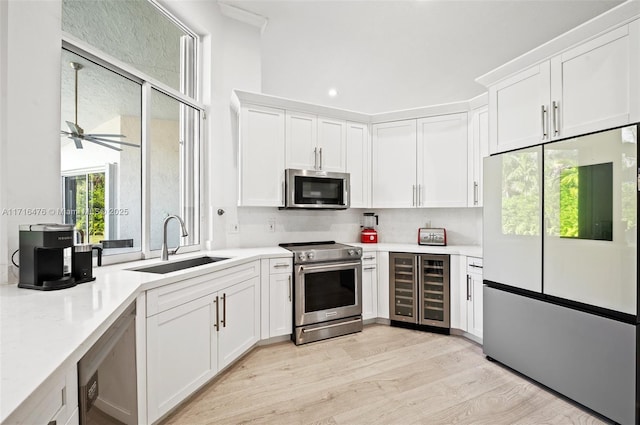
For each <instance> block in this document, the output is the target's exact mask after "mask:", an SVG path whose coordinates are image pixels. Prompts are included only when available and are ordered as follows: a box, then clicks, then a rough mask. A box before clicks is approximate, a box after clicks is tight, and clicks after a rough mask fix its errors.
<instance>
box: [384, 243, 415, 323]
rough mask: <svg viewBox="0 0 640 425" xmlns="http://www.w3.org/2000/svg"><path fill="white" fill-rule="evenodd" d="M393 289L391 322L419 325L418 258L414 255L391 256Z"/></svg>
mask: <svg viewBox="0 0 640 425" xmlns="http://www.w3.org/2000/svg"><path fill="white" fill-rule="evenodd" d="M389 258H390V264H391V267H390V270H389V272H390V275H391V276H390V277H391V279H390V282H391V285H392V288H391V291H392V292H391V300H390V301H391V305H390V313H391V320H399V321H402V322H410V323H417V319H416V317H417V313H418V311H417V306H416V301H417V297H416V284H415V277H416V269H417V267H416V265H417V257H416V256H415V255H413V254H395V253H392V254H391V255H390V256H389Z"/></svg>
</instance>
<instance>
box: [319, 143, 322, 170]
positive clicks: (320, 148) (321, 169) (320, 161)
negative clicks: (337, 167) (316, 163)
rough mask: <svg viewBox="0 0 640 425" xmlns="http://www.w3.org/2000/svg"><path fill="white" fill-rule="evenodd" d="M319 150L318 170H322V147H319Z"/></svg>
mask: <svg viewBox="0 0 640 425" xmlns="http://www.w3.org/2000/svg"><path fill="white" fill-rule="evenodd" d="M319 152H320V170H322V148H320V150H319Z"/></svg>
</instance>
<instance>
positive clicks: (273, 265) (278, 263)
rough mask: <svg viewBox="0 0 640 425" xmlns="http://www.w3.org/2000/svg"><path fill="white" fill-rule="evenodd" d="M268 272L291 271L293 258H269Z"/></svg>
mask: <svg viewBox="0 0 640 425" xmlns="http://www.w3.org/2000/svg"><path fill="white" fill-rule="evenodd" d="M269 273H270V274H274V273H293V259H292V258H271V259H270V260H269Z"/></svg>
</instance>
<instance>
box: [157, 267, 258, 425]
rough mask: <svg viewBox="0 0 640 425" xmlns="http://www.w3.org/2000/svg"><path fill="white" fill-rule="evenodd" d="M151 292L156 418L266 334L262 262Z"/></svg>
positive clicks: (232, 268)
mask: <svg viewBox="0 0 640 425" xmlns="http://www.w3.org/2000/svg"><path fill="white" fill-rule="evenodd" d="M203 293H204V295H203ZM147 294H148V295H147V311H148V312H149V313H148V314H150V315H149V316H148V317H147V323H146V325H147V329H146V335H147V350H146V351H147V402H148V405H147V413H148V420H149V422H155V421H157V420H158V419H160V418H161V417H162V416H163V415H165V414H166V413H168V412H169V411H170V410H171V409H172V408H174V407H175V406H177V405H178V404H179V403H180V402H182V401H183V400H184V399H185V398H186V397H188V396H189V395H190V394H192V393H193V392H194V391H195V390H197V389H198V388H200V387H201V386H202V385H203V384H205V383H206V382H207V381H209V380H210V379H211V378H213V377H214V376H215V374H216V373H217V372H218V371H219V370H221V369H223V368H224V367H226V366H228V365H229V364H230V363H231V362H233V361H234V360H235V359H237V358H238V357H240V356H241V355H242V354H243V353H245V352H246V351H247V350H249V349H250V348H251V347H252V346H253V345H254V344H255V343H256V342H258V340H259V339H260V262H259V261H255V262H252V263H248V264H245V265H241V266H236V267H231V268H229V269H225V270H222V271H218V272H214V273H211V274H209V275H206V276H199V277H196V278H193V279H188V280H185V281H182V282H178V283H174V284H171V285H166V286H163V287H159V288H156V289H153V290H150V291H148V292H147ZM178 302H179V303H180V304H179V305H175V304H176V303H178ZM156 311H157V313H155V312H156Z"/></svg>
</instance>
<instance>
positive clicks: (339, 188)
mask: <svg viewBox="0 0 640 425" xmlns="http://www.w3.org/2000/svg"><path fill="white" fill-rule="evenodd" d="M284 181H285V205H284V208H301V209H333V210H344V209H347V208H349V204H350V179H349V173H335V172H328V171H318V170H295V169H291V168H289V169H286V170H285V172H284Z"/></svg>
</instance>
